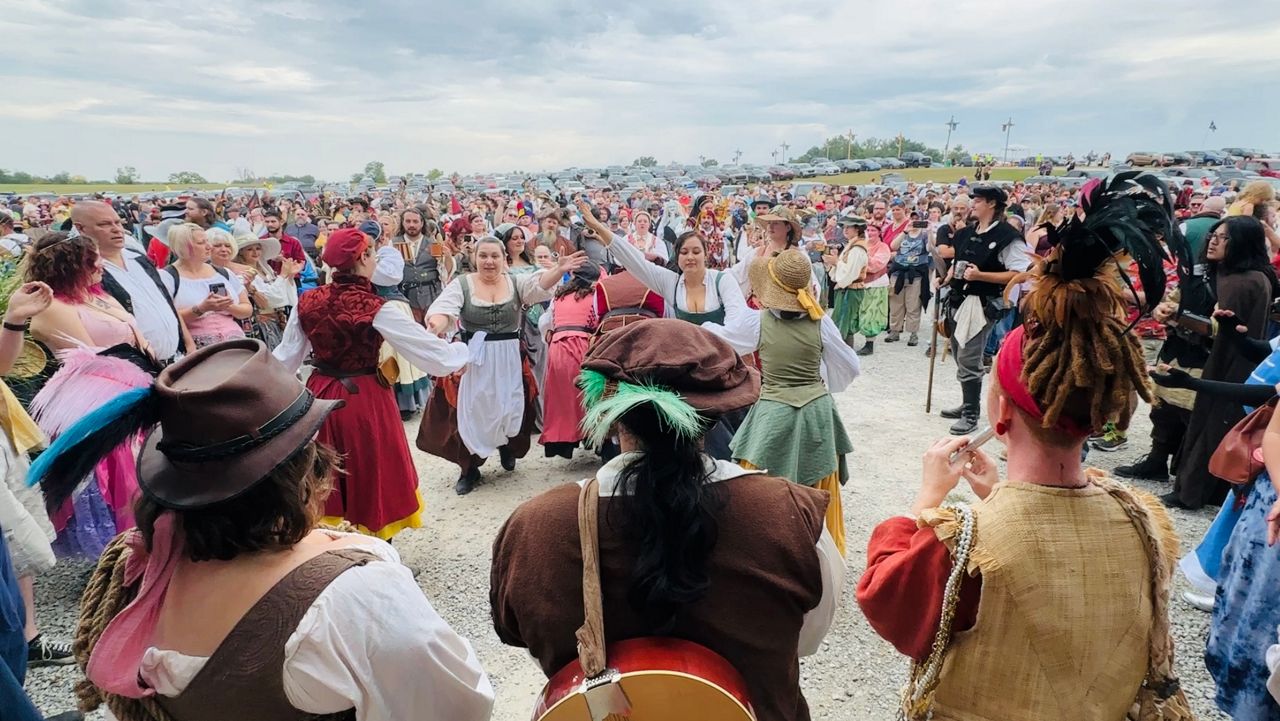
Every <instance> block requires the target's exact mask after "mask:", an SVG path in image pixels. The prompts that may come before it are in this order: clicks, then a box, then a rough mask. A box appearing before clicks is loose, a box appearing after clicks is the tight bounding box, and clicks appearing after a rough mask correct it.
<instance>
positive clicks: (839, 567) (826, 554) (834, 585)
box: [799, 523, 845, 656]
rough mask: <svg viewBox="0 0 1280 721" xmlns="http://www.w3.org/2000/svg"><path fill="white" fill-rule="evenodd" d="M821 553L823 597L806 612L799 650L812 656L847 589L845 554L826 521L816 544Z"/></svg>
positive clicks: (825, 633)
mask: <svg viewBox="0 0 1280 721" xmlns="http://www.w3.org/2000/svg"><path fill="white" fill-rule="evenodd" d="M814 548H815V550H817V552H818V565H819V567H820V568H821V569H822V598H821V599H820V600H819V601H818V605H817V606H816V607H814V608H813V610H811V611H809V612H808V613H806V614H805V615H804V624H803V625H802V626H800V643H799V651H800V655H801V656H812V655H813V654H815V653H817V652H818V649H820V648H822V639H824V638H826V636H827V631H829V630H830V629H831V624H832V622H833V621H835V618H836V609H838V608H839V607H840V594H841V592H842V591H843V589H844V573H845V567H844V557H843V556H841V555H840V549H839V548H837V547H836V542H835V540H834V539H832V538H831V532H830V531H828V530H827V526H826V524H825V523H823V525H822V535H821V536H818V543H817V544H816V545H815V546H814Z"/></svg>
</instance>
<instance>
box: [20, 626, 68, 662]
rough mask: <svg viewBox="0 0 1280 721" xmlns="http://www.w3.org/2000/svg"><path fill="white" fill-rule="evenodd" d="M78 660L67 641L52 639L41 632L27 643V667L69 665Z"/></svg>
mask: <svg viewBox="0 0 1280 721" xmlns="http://www.w3.org/2000/svg"><path fill="white" fill-rule="evenodd" d="M75 662H76V658H75V656H73V655H72V654H71V644H70V643H69V642H67V641H50V640H48V639H46V638H45V637H44V634H39V635H38V636H36V637H35V638H33V639H31V641H30V643H28V644H27V668H40V667H41V666H69V665H71V664H73V663H75Z"/></svg>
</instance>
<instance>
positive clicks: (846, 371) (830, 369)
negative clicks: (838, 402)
mask: <svg viewBox="0 0 1280 721" xmlns="http://www.w3.org/2000/svg"><path fill="white" fill-rule="evenodd" d="M818 328H819V332H820V333H821V336H822V370H823V378H824V379H825V380H826V382H827V390H828V391H829V392H831V393H839V392H840V391H843V390H844V389H845V388H848V387H849V384H850V383H852V382H853V381H854V379H855V378H857V377H858V376H859V375H861V374H862V365H861V364H860V363H859V362H858V354H857V353H854V352H853V349H852V348H850V347H849V345H848V344H847V343H845V342H844V338H842V337H840V329H839V328H838V327H836V324H835V321H833V320H831V316H830V315H824V316H822V320H821V321H819V324H818Z"/></svg>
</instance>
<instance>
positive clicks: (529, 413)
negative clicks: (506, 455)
mask: <svg viewBox="0 0 1280 721" xmlns="http://www.w3.org/2000/svg"><path fill="white" fill-rule="evenodd" d="M520 368H521V371H522V375H523V376H524V378H523V380H524V420H523V421H522V422H521V423H520V432H519V433H517V434H516V435H515V437H513V438H509V439H507V445H506V447H507V449H508V450H510V451H511V455H512V456H513V457H515V458H524V456H525V454H526V453H528V452H529V445H530V443H531V442H532V441H531V439H532V437H533V434H534V431H535V430H537V427H538V382H537V381H536V380H534V378H533V370H532V369H530V368H529V359H528V358H526V357H523V356H521V358H520ZM461 380H462V376H461V375H460V374H458V373H454V374H453V375H448V376H444V377H442V378H437V379H436V381H435V383H433V384H432V387H431V397H430V398H429V399H428V400H427V410H426V412H425V413H423V414H422V422H421V423H420V424H419V425H418V440H417V445H418V449H419V450H421V451H425V452H427V453H430V454H431V455H433V456H436V457H438V458H443V459H445V460H446V461H449V462H450V463H455V464H457V465H458V467H459V468H461V469H463V470H464V471H465V470H466V469H467V468H470V467H472V466H474V467H476V468H479V467H480V465H481V464H483V463H484V462H485V459H484V458H481V457H479V456H477V455H475V454H473V453H472V452H471V451H470V450H469V449H468V448H467V444H465V443H463V442H462V436H460V435H458V383H459V381H461Z"/></svg>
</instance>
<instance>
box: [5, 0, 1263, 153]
mask: <svg viewBox="0 0 1280 721" xmlns="http://www.w3.org/2000/svg"><path fill="white" fill-rule="evenodd" d="M1152 7H1157V6H1151V5H1149V4H1146V3H1117V2H1114V1H1108V2H1104V1H1101V0H1075V1H1073V2H1067V1H1064V0H1048V1H1045V2H1040V3H1035V4H1025V3H1024V4H1022V5H1020V6H1019V5H1010V4H1005V3H986V2H954V1H953V2H939V1H937V0H917V1H911V2H898V3H887V4H879V3H878V4H875V5H867V4H863V3H847V2H838V1H836V0H817V1H803V2H793V3H777V2H764V1H763V0H739V1H737V2H727V0H713V1H712V2H704V3H687V2H671V1H670V0H651V1H650V2H646V3H631V4H617V5H615V4H612V3H598V2H588V1H587V0H552V1H551V2H544V3H518V2H512V1H511V0H474V1H472V2H465V3H445V2H432V3H426V4H422V3H414V2H409V1H408V0H391V1H389V2H370V3H365V4H363V5H358V4H353V3H347V2H337V1H327V2H308V1H305V0H223V1H222V2H219V3H215V4H213V5H208V6H200V7H199V9H198V11H193V9H192V8H193V6H191V5H190V4H189V3H186V2H182V1H179V0H120V1H118V2H112V3H100V2H94V1H92V0H65V1H64V0H30V1H29V2H26V3H22V4H21V5H19V6H16V7H14V8H10V9H8V10H7V11H6V13H5V15H4V17H2V18H0V31H3V32H4V34H5V37H6V38H7V39H8V41H9V42H10V43H11V44H12V45H16V47H15V52H14V54H13V56H12V57H14V58H16V60H15V61H11V62H10V63H9V64H7V65H6V66H5V68H3V69H0V80H3V81H4V82H5V84H6V86H7V87H9V88H10V89H11V90H13V91H14V92H12V93H11V94H10V97H9V101H8V102H7V103H6V104H5V105H4V106H3V107H0V124H2V125H3V126H5V127H7V128H10V132H9V133H7V135H8V136H9V139H10V142H9V143H7V144H6V146H5V147H4V150H3V159H2V160H0V163H3V165H4V166H5V167H15V168H23V169H27V170H31V171H35V172H41V173H52V172H56V171H59V170H69V171H72V172H77V173H82V174H86V175H90V176H93V177H107V176H110V175H111V174H112V173H113V170H114V168H115V167H117V166H119V165H126V164H129V165H134V166H136V167H138V168H139V170H140V171H142V174H143V175H144V176H146V177H148V178H162V177H164V176H166V175H167V174H168V173H170V172H173V171H176V170H181V169H192V170H197V171H199V172H201V173H203V174H205V175H206V176H208V177H211V178H229V177H230V176H231V175H232V174H233V172H234V169H235V168H237V167H245V166H247V167H251V168H253V169H254V170H256V171H257V172H259V173H277V172H281V173H283V172H289V173H313V174H315V175H317V176H321V177H328V178H343V177H346V176H347V175H348V174H349V173H350V172H352V171H353V170H355V169H358V168H359V167H362V166H363V164H364V162H365V161H367V160H370V159H374V158H377V159H381V160H383V161H385V162H386V163H387V164H388V167H389V168H390V169H391V170H393V171H406V170H426V169H428V168H431V167H440V168H442V169H445V170H460V171H466V170H501V169H514V168H520V169H534V168H550V167H563V166H566V165H574V164H577V165H582V164H604V163H620V162H621V163H625V162H628V161H630V160H631V159H632V158H634V157H636V156H638V155H655V156H657V157H658V158H659V159H660V160H662V161H666V160H670V159H677V158H678V159H683V160H689V159H693V158H696V157H697V156H698V155H700V154H704V155H708V156H711V157H719V158H721V159H722V160H723V159H724V158H726V157H728V156H729V155H731V154H732V152H733V150H734V149H737V148H740V149H742V150H743V153H744V155H743V157H744V159H746V160H748V161H756V162H767V161H769V160H771V157H770V153H771V151H772V150H773V149H774V148H775V147H776V146H777V145H778V144H779V143H782V142H787V143H789V144H790V146H791V153H792V154H793V155H794V154H797V153H799V152H802V151H803V150H804V149H805V148H807V147H808V146H809V145H812V144H816V143H818V142H820V141H821V140H822V139H823V138H825V137H828V136H830V135H834V134H836V133H842V132H845V131H847V130H849V129H852V130H853V131H854V132H855V133H857V134H858V136H859V137H862V138H865V137H870V136H877V137H892V136H894V135H896V134H897V133H898V132H903V133H905V134H906V135H908V136H910V137H914V138H918V139H921V140H925V141H927V142H931V143H935V144H938V145H941V143H942V141H943V138H944V136H945V133H946V130H945V127H944V125H943V124H944V123H945V121H946V119H947V117H949V116H950V115H951V114H953V113H954V114H955V116H956V119H957V120H958V121H959V122H960V126H959V128H958V129H957V131H956V134H955V135H954V136H953V139H952V142H953V143H956V142H958V143H963V144H964V145H965V146H966V147H968V148H970V149H974V150H982V151H989V152H997V153H999V152H1000V151H1001V150H1002V148H1003V143H1004V138H1003V134H1002V133H1001V132H1000V129H999V126H1000V123H1001V122H1003V121H1004V120H1005V119H1006V118H1008V117H1013V118H1014V122H1015V126H1014V130H1013V138H1012V139H1013V142H1014V143H1015V144H1017V145H1020V146H1027V147H1030V148H1032V149H1033V150H1038V151H1044V152H1066V151H1069V150H1070V151H1074V152H1077V153H1083V152H1085V151H1087V150H1090V149H1093V150H1098V151H1104V150H1110V151H1112V152H1113V153H1116V154H1123V153H1124V152H1127V151H1129V150H1133V149H1138V148H1152V149H1158V150H1159V149H1167V150H1172V149H1187V148H1195V147H1198V146H1200V145H1201V144H1202V142H1204V137H1205V127H1206V126H1207V125H1208V122H1209V121H1210V120H1214V121H1215V122H1216V123H1217V125H1218V127H1219V132H1218V133H1217V134H1216V136H1215V137H1211V138H1209V139H1208V144H1209V145H1212V146H1220V145H1224V144H1227V145H1236V144H1239V145H1262V146H1264V147H1265V146H1267V145H1268V144H1270V145H1276V143H1274V142H1273V141H1272V138H1273V137H1274V132H1273V131H1272V130H1271V123H1270V122H1269V121H1270V116H1271V115H1272V114H1273V112H1274V111H1275V110H1276V109H1277V108H1276V105H1277V99H1276V92H1275V89H1276V87H1275V83H1274V81H1272V80H1270V74H1269V73H1268V70H1269V69H1270V68H1271V67H1274V63H1275V61H1276V60H1278V59H1280V22H1277V21H1275V20H1272V19H1271V16H1272V14H1271V13H1269V12H1268V10H1269V9H1270V6H1269V5H1268V4H1266V3H1263V2H1260V1H1259V0H1249V1H1247V2H1241V3H1237V4H1236V5H1234V6H1232V8H1231V10H1230V12H1224V11H1222V10H1218V9H1216V8H1215V7H1214V6H1212V5H1206V4H1204V3H1190V2H1173V3H1165V4H1162V5H1160V6H1158V7H1159V8H1160V9H1161V10H1162V11H1163V12H1162V13H1160V14H1153V13H1152V12H1151V8H1152ZM1246 18H1247V19H1248V21H1247V22H1246V20H1245V19H1246ZM15 139H19V140H18V141H15Z"/></svg>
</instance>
